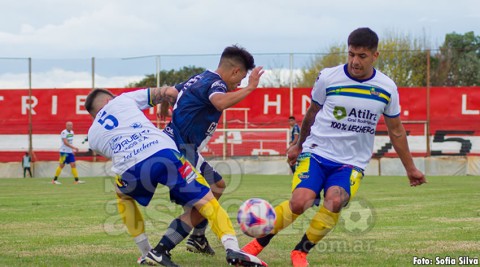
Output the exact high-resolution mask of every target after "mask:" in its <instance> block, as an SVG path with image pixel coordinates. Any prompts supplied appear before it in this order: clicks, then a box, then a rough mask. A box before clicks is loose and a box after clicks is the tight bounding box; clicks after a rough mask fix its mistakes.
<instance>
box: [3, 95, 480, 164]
mask: <svg viewBox="0 0 480 267" xmlns="http://www.w3.org/2000/svg"><path fill="white" fill-rule="evenodd" d="M111 90H112V91H113V92H114V93H116V94H120V93H121V92H124V91H128V90H133V89H124V88H123V89H119V88H117V89H111ZM89 91H90V89H34V90H32V103H31V104H32V111H33V112H32V131H33V133H34V134H59V133H60V131H61V130H62V129H64V127H65V122H66V121H72V122H73V123H74V130H75V133H76V134H86V132H87V130H88V127H89V125H90V124H91V121H92V119H91V117H90V116H89V115H88V113H87V112H86V111H85V109H84V107H83V103H84V101H85V97H86V95H87V94H88V92H89ZM310 91H311V89H310V88H295V89H293V114H294V115H295V116H296V118H297V120H298V121H299V122H300V121H301V120H302V118H303V116H304V114H305V111H306V110H307V108H308V106H309V104H310ZM399 92H400V104H401V106H402V113H401V118H402V120H403V121H424V120H426V119H427V90H426V88H399ZM0 106H1V107H2V111H1V112H0V134H15V135H25V134H28V106H29V92H28V90H0ZM155 112H156V110H154V109H151V110H147V111H145V113H146V115H147V116H148V117H149V118H150V119H151V120H152V121H153V120H156V116H155ZM288 116H290V90H289V88H261V89H257V90H255V91H254V92H253V93H251V94H250V95H249V96H248V97H247V98H246V99H245V100H244V101H243V102H241V103H239V104H238V105H236V106H235V109H232V110H229V111H228V112H227V115H226V122H227V125H226V127H227V128H245V127H246V126H247V127H248V128H287V127H288V123H287V118H288ZM246 121H247V122H246ZM222 122H223V119H221V120H220V125H219V128H222V127H223V124H222ZM423 127H424V126H423V125H420V124H419V125H416V126H413V125H412V126H409V127H408V130H409V134H410V135H423V134H424V131H423ZM385 130H386V129H385V127H384V125H383V124H382V123H380V125H379V127H378V129H377V131H378V133H379V134H385ZM430 135H431V136H432V140H433V142H456V143H459V144H460V147H461V148H460V151H459V152H458V153H454V154H455V155H456V154H458V155H464V154H466V155H468V154H471V153H473V154H478V153H479V152H478V151H476V150H475V148H473V150H472V141H469V138H471V137H472V138H473V137H475V138H478V137H479V136H480V87H433V88H431V89H430ZM452 136H453V137H452ZM473 143H474V144H475V142H473ZM469 145H470V148H469ZM476 149H477V150H478V148H476ZM435 153H436V152H432V154H435ZM1 154H3V155H7V154H6V152H1ZM439 154H442V153H441V152H440V153H439ZM0 161H2V159H0Z"/></svg>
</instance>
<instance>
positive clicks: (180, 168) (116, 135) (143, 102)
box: [85, 87, 265, 266]
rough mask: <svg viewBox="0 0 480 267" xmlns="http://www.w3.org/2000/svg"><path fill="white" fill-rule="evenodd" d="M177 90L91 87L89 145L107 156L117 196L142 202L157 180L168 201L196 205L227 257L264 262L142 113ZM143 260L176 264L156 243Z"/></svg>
mask: <svg viewBox="0 0 480 267" xmlns="http://www.w3.org/2000/svg"><path fill="white" fill-rule="evenodd" d="M176 94H177V92H176V90H175V89H173V88H171V87H162V88H152V89H150V88H149V89H142V90H137V91H134V92H130V93H124V94H122V95H120V96H118V97H115V96H114V95H113V94H112V93H111V92H110V91H108V90H105V89H95V90H93V91H92V92H91V93H90V94H89V95H88V96H87V99H86V101H85V108H86V110H87V111H88V112H89V113H90V115H92V117H93V118H94V121H93V123H92V125H91V127H90V129H89V130H88V140H89V145H90V148H91V149H92V150H94V151H96V152H97V153H99V154H101V155H104V156H105V157H107V158H110V159H111V160H112V171H113V172H115V173H116V174H117V178H116V183H115V188H116V191H117V195H118V196H119V199H122V198H131V199H134V200H135V201H137V202H138V203H139V204H141V205H143V206H147V205H148V204H149V203H150V200H151V199H152V197H153V194H154V193H155V189H156V187H157V185H158V184H162V185H165V186H167V187H168V188H169V191H170V197H171V199H172V201H174V202H176V203H177V204H180V205H182V206H186V207H189V208H195V209H197V210H198V212H199V213H200V214H201V215H202V216H203V217H205V218H206V219H207V220H209V223H210V225H211V226H212V231H213V232H214V233H215V235H217V237H218V238H219V239H220V240H221V241H222V243H223V245H224V247H225V249H226V253H227V257H226V259H227V262H228V263H230V264H240V265H246V266H263V265H265V264H264V263H263V262H262V261H261V260H259V259H258V258H257V257H255V256H252V255H248V254H246V253H243V252H241V251H240V249H239V247H238V241H237V239H236V236H235V231H234V229H233V227H232V223H231V221H230V219H229V217H228V214H227V213H226V212H225V210H224V209H223V208H222V207H220V205H219V203H218V201H217V200H216V198H215V197H214V196H213V194H212V192H211V191H210V188H209V186H208V184H207V182H206V181H205V178H204V177H203V176H202V175H201V174H199V172H197V170H196V169H195V168H194V167H193V166H192V165H191V164H190V163H189V162H188V161H187V160H185V159H184V157H183V155H182V154H181V153H180V152H179V151H178V149H177V146H176V144H175V142H174V141H173V139H172V138H171V137H169V136H168V135H166V134H165V133H164V132H162V131H161V130H159V129H158V128H156V127H155V126H154V125H153V124H152V123H151V122H150V120H148V118H147V117H146V116H145V115H144V114H143V112H142V110H144V109H147V108H150V107H152V106H155V105H156V104H158V103H160V101H161V100H162V99H165V98H169V97H175V96H176ZM178 223H179V224H185V225H187V226H189V227H192V225H191V222H190V221H189V220H185V221H182V220H181V219H179V220H178ZM146 261H147V262H148V263H150V264H161V265H164V266H177V265H176V264H175V263H173V261H172V260H171V257H170V253H169V251H166V250H164V249H163V246H162V245H161V244H160V243H159V244H158V245H157V246H156V247H155V248H154V249H152V250H150V252H149V253H148V255H147V257H146Z"/></svg>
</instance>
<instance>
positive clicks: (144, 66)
mask: <svg viewBox="0 0 480 267" xmlns="http://www.w3.org/2000/svg"><path fill="white" fill-rule="evenodd" d="M0 5H1V9H0V88H13V87H25V86H27V85H26V82H25V69H26V68H27V67H26V66H27V65H28V64H27V63H26V60H25V58H32V71H33V78H32V80H33V81H32V84H33V86H34V87H48V86H53V87H68V86H87V87H88V86H91V85H92V79H91V72H92V62H91V61H92V57H94V58H95V60H96V61H95V73H96V76H95V82H96V83H100V84H101V85H103V84H105V85H107V86H112V85H114V86H117V84H118V86H121V85H122V83H125V82H126V81H133V80H135V79H138V78H142V77H143V76H144V75H145V74H147V73H153V72H155V69H156V68H157V67H158V66H159V62H157V61H156V59H155V57H152V56H156V55H162V58H161V62H160V68H164V69H172V68H173V69H177V68H179V67H180V66H184V65H192V64H193V65H199V64H201V63H200V62H207V63H205V64H204V65H205V66H204V67H207V68H214V67H215V65H214V64H215V63H216V61H217V60H218V54H220V53H221V51H222V50H223V49H224V48H225V47H226V46H228V45H232V44H238V45H241V46H243V47H245V48H246V49H247V50H249V51H250V52H251V53H252V54H254V56H255V55H258V56H256V59H257V62H258V64H257V65H260V64H263V65H266V66H265V67H266V68H267V69H268V68H269V67H271V66H272V65H273V64H274V63H272V62H276V64H277V66H278V65H281V66H282V67H288V65H289V64H290V61H289V57H288V55H287V54H288V53H294V54H295V55H298V56H295V57H294V58H295V60H296V62H297V64H300V63H298V62H304V61H305V58H307V57H308V55H307V56H304V55H302V54H309V53H322V52H327V50H328V47H329V46H331V45H336V44H344V43H345V42H346V38H347V36H348V34H349V33H350V32H351V31H352V30H354V29H356V28H358V27H370V28H371V29H373V30H374V31H376V32H377V34H378V35H379V38H380V39H382V37H386V36H388V35H392V34H394V35H401V36H409V37H412V38H421V39H422V40H425V43H426V44H427V46H430V47H431V48H438V47H439V46H440V45H441V44H442V43H443V41H444V38H445V35H446V34H448V33H452V32H456V33H459V34H464V33H466V32H469V31H474V33H475V35H480V23H479V21H480V12H479V10H480V1H478V0H457V1H452V0H402V1H393V0H392V1H389V0H363V1H353V0H344V1H342V0H337V1H325V0H324V1H321V0H295V1H287V0H275V1H274V0H243V1H231V0H169V1H167V0H100V1H99V0H81V1H80V0H21V1H18V0H12V1H11V0H0ZM198 54H202V55H203V54H208V55H209V56H192V55H198ZM272 54H274V55H272ZM173 55H184V56H182V57H179V56H173ZM185 55H187V56H185ZM27 69H28V68H27ZM97 75H98V77H97Z"/></svg>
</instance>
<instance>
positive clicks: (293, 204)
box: [290, 198, 314, 215]
mask: <svg viewBox="0 0 480 267" xmlns="http://www.w3.org/2000/svg"><path fill="white" fill-rule="evenodd" d="M313 201H314V200H313V199H306V198H292V199H290V209H291V210H292V212H293V214H297V215H300V214H302V213H303V212H305V211H306V210H307V209H308V208H310V207H311V206H312V205H313Z"/></svg>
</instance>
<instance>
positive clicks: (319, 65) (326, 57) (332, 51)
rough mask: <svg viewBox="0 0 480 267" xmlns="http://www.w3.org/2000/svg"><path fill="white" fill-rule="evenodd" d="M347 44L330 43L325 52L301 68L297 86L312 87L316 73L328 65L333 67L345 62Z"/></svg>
mask: <svg viewBox="0 0 480 267" xmlns="http://www.w3.org/2000/svg"><path fill="white" fill-rule="evenodd" d="M346 51H347V46H346V45H332V46H331V47H330V48H329V52H328V53H327V54H322V55H317V56H315V58H313V59H312V61H311V62H310V64H309V66H308V67H307V68H305V69H303V70H302V74H303V76H302V77H301V78H299V79H298V82H297V86H298V87H312V86H313V83H314V82H315V80H316V79H317V76H318V73H319V72H320V71H321V70H322V69H324V68H329V67H334V66H337V65H340V64H342V63H346V62H347V53H346Z"/></svg>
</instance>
